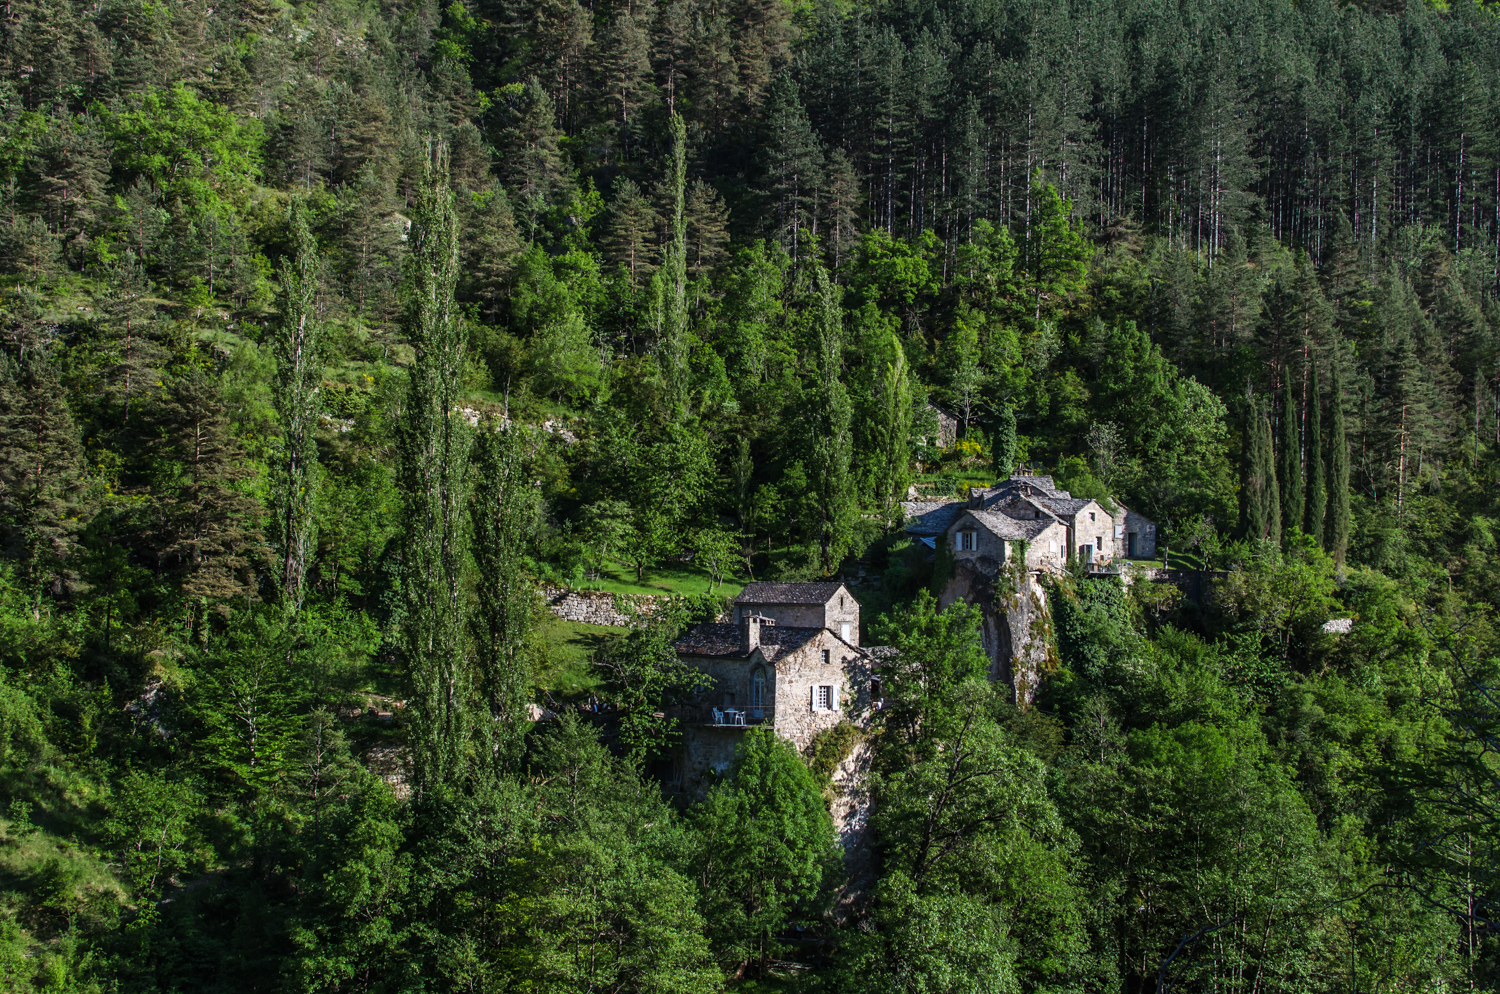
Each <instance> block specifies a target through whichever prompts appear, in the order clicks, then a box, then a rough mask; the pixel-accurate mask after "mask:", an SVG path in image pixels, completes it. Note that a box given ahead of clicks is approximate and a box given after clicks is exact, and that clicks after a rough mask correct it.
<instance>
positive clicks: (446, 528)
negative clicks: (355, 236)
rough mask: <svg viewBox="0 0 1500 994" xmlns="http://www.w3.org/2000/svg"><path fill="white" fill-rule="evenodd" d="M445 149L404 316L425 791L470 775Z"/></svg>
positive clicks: (463, 443) (408, 634)
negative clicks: (409, 354) (409, 355)
mask: <svg viewBox="0 0 1500 994" xmlns="http://www.w3.org/2000/svg"><path fill="white" fill-rule="evenodd" d="M445 159H446V150H445V149H444V147H443V146H442V145H441V144H439V145H438V146H437V148H436V149H435V154H434V156H433V158H432V159H431V160H429V162H428V163H427V164H426V170H425V175H424V177H423V182H422V184H421V186H420V188H419V189H418V192H417V202H416V205H415V206H416V209H415V211H414V213H413V217H412V228H411V245H412V247H411V254H410V256H409V257H408V259H407V303H406V312H405V315H404V317H403V321H402V326H403V329H404V330H405V332H406V337H407V340H408V341H410V342H411V343H412V347H413V349H414V352H415V355H414V358H413V361H412V364H411V366H410V368H409V370H408V373H407V376H408V388H407V395H406V411H405V416H404V418H403V420H402V423H401V426H400V432H399V455H400V470H399V476H398V482H399V487H400V490H401V495H402V498H403V501H404V503H405V522H406V533H405V536H404V543H403V548H402V574H401V594H402V600H403V606H404V608H405V617H404V618H403V629H404V630H403V633H402V634H403V637H404V643H405V650H406V665H407V670H408V675H409V680H410V683H411V689H412V705H413V710H414V712H415V715H414V721H413V723H412V729H411V740H410V741H411V753H412V765H413V772H414V775H415V786H416V789H417V790H419V791H422V790H430V789H434V788H438V787H441V786H443V785H445V784H451V783H453V782H454V781H455V780H456V779H457V778H458V777H459V776H460V775H461V773H462V771H463V761H464V754H465V750H466V746H467V740H468V736H469V729H470V693H471V673H470V664H469V654H468V651H467V641H466V638H465V636H466V631H465V627H466V626H465V623H464V622H465V618H464V597H465V582H464V581H465V576H464V574H465V563H466V560H467V558H468V550H467V548H466V546H467V544H468V543H467V536H466V532H467V529H466V528H465V521H464V516H465V513H466V512H467V510H468V496H469V445H470V435H471V431H470V429H469V425H468V422H467V421H466V420H465V418H464V415H463V412H461V411H460V410H459V409H458V406H457V405H458V399H459V391H460V388H461V386H462V383H463V374H464V334H463V326H462V323H461V320H460V315H459V312H458V308H457V306H456V304H455V303H454V299H453V290H454V284H455V283H456V282H457V279H458V222H457V217H456V215H455V213H454V202H453V192H452V190H451V189H450V188H449V186H448V183H447V175H446V172H447V171H446V161H445Z"/></svg>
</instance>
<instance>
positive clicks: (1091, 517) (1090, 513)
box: [1089, 511, 1094, 521]
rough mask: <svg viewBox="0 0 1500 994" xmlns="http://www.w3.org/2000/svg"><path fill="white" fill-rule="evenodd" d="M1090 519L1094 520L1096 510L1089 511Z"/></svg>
mask: <svg viewBox="0 0 1500 994" xmlns="http://www.w3.org/2000/svg"><path fill="white" fill-rule="evenodd" d="M1089 520H1090V521H1093V520H1094V512H1093V511H1090V512H1089Z"/></svg>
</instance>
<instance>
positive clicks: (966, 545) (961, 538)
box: [955, 532, 974, 552]
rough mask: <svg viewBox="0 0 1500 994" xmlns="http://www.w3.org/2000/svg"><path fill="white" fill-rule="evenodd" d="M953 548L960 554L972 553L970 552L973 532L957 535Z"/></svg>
mask: <svg viewBox="0 0 1500 994" xmlns="http://www.w3.org/2000/svg"><path fill="white" fill-rule="evenodd" d="M955 548H957V549H958V551H960V552H972V551H974V533H973V532H959V533H958V543H957V545H956V546H955Z"/></svg>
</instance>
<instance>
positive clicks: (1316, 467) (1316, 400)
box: [1302, 363, 1328, 546]
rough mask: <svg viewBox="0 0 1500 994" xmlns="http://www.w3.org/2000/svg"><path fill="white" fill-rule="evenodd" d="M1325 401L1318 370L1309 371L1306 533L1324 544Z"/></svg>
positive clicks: (1325, 486) (1325, 477) (1326, 502)
mask: <svg viewBox="0 0 1500 994" xmlns="http://www.w3.org/2000/svg"><path fill="white" fill-rule="evenodd" d="M1321 407H1322V398H1321V397H1320V396H1319V395H1318V367H1317V364H1316V363H1314V364H1313V367H1312V369H1311V370H1310V371H1309V372H1308V384H1307V501H1306V503H1305V504H1304V507H1305V508H1306V514H1307V518H1306V524H1304V525H1303V526H1302V530H1303V531H1304V532H1305V533H1306V534H1308V535H1310V536H1312V538H1313V540H1314V541H1316V542H1317V543H1318V544H1319V545H1320V546H1321V545H1322V544H1323V518H1324V516H1325V514H1326V512H1327V510H1328V484H1327V482H1326V481H1327V469H1326V467H1325V465H1324V462H1323V413H1322V410H1321Z"/></svg>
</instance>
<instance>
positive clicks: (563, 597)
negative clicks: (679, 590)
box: [541, 583, 730, 628]
mask: <svg viewBox="0 0 1500 994" xmlns="http://www.w3.org/2000/svg"><path fill="white" fill-rule="evenodd" d="M541 591H542V597H543V598H544V599H545V600H546V602H547V609H548V610H549V611H551V612H552V613H553V614H555V615H557V616H558V617H559V618H561V619H563V620H564V621H581V622H583V623H584V624H588V625H613V626H614V627H616V628H629V627H631V624H632V623H631V620H630V614H629V613H628V612H630V611H632V610H633V611H635V612H636V613H637V614H639V615H640V616H641V617H642V618H645V617H649V616H650V615H653V614H655V613H656V612H657V611H659V610H661V605H662V602H663V601H666V600H669V599H671V597H672V595H671V594H612V593H609V592H608V591H606V590H573V589H570V588H568V587H554V586H552V585H551V584H546V583H544V584H541ZM714 620H715V621H718V622H720V623H722V624H728V623H729V620H730V618H729V615H728V614H721V615H719V616H718V617H717V618H715V619H714Z"/></svg>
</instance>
